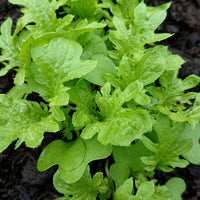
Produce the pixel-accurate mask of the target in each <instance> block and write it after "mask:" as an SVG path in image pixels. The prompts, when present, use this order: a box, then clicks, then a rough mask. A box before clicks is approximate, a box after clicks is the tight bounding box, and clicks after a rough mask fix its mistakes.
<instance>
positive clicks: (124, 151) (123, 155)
mask: <svg viewBox="0 0 200 200" xmlns="http://www.w3.org/2000/svg"><path fill="white" fill-rule="evenodd" d="M150 155H152V153H151V152H150V151H149V150H148V149H147V148H146V147H145V146H144V145H143V144H142V142H141V141H137V142H136V143H135V144H132V145H130V147H118V146H116V147H114V148H113V157H114V160H115V163H114V164H113V165H111V168H110V174H111V177H112V178H113V179H114V181H115V183H116V187H117V188H118V187H119V186H120V185H122V184H123V183H124V181H125V180H126V179H127V178H128V177H130V176H135V175H136V174H137V173H144V172H145V167H146V165H145V164H144V163H143V162H142V161H141V159H140V158H141V157H142V156H150Z"/></svg>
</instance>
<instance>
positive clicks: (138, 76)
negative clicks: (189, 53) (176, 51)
mask: <svg viewBox="0 0 200 200" xmlns="http://www.w3.org/2000/svg"><path fill="white" fill-rule="evenodd" d="M183 63H184V60H183V59H182V58H180V57H179V56H176V55H172V54H171V53H170V52H169V51H168V49H167V47H164V46H155V47H153V48H148V49H147V50H145V53H144V54H143V56H142V57H141V58H140V59H138V61H131V60H130V58H128V57H126V56H123V57H122V59H121V61H120V63H119V67H116V68H115V69H116V75H115V76H113V75H111V74H109V75H106V79H107V80H108V81H109V82H111V84H112V85H114V86H115V87H116V86H120V87H121V88H124V87H126V86H127V85H128V84H130V83H131V82H133V81H136V80H137V81H140V82H142V83H143V85H144V86H146V85H149V84H151V83H154V82H155V81H156V80H157V79H158V78H159V77H160V76H161V75H162V74H163V72H164V71H165V70H177V69H179V68H180V67H181V65H182V64H183ZM154 88H155V87H153V89H154Z"/></svg>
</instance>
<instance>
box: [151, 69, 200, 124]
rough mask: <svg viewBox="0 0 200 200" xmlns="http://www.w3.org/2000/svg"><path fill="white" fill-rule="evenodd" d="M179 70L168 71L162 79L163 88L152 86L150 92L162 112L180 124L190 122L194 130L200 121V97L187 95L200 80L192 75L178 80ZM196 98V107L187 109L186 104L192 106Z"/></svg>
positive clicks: (195, 94)
mask: <svg viewBox="0 0 200 200" xmlns="http://www.w3.org/2000/svg"><path fill="white" fill-rule="evenodd" d="M177 73H178V71H177V70H167V71H165V72H164V73H163V75H162V76H161V77H160V79H159V82H160V84H161V87H153V86H150V87H149V88H147V89H148V91H150V93H151V94H152V95H153V96H154V97H155V98H156V100H157V101H158V103H157V104H156V106H157V107H158V109H159V110H160V112H162V113H164V114H166V115H168V116H169V117H170V118H171V119H172V120H174V121H179V122H185V121H187V122H189V123H190V124H191V125H192V126H193V128H194V127H195V124H197V123H198V121H199V119H200V118H199V95H198V94H197V93H194V92H189V93H185V91H186V90H189V89H191V88H193V87H195V86H196V85H197V84H198V83H199V82H200V78H199V77H198V76H196V75H190V76H188V77H187V78H185V79H184V80H181V79H179V78H177ZM194 98H196V101H195V103H194V105H193V106H192V107H191V108H190V109H187V105H186V104H191V105H192V102H191V100H192V99H194ZM186 109H187V110H186Z"/></svg>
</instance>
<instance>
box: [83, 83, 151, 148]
mask: <svg viewBox="0 0 200 200" xmlns="http://www.w3.org/2000/svg"><path fill="white" fill-rule="evenodd" d="M133 86H135V83H133V84H130V86H128V87H127V88H126V89H125V90H124V91H123V92H121V91H120V90H119V89H116V90H115V91H114V92H113V93H112V94H110V92H111V86H110V85H109V84H108V83H107V84H105V85H104V86H103V87H102V88H101V94H102V95H101V94H99V93H98V94H97V96H96V103H97V105H98V108H99V110H100V115H101V116H102V118H103V120H102V121H101V122H100V121H99V122H95V123H93V124H90V125H88V126H87V127H86V128H85V129H84V130H83V132H82V134H81V137H82V138H84V139H89V138H91V137H93V136H94V135H95V134H96V133H98V140H99V141H100V142H101V143H102V144H105V145H106V144H112V145H120V146H128V145H130V143H131V142H132V141H133V140H135V139H139V138H141V136H142V134H143V133H145V132H148V131H150V130H151V126H152V124H151V120H150V117H149V114H148V112H147V111H146V110H144V109H140V108H138V109H135V110H132V109H128V108H122V105H123V104H124V103H125V102H128V101H130V100H131V99H133V98H134V96H136V95H137V90H136V91H134V90H135V88H134V87H133Z"/></svg>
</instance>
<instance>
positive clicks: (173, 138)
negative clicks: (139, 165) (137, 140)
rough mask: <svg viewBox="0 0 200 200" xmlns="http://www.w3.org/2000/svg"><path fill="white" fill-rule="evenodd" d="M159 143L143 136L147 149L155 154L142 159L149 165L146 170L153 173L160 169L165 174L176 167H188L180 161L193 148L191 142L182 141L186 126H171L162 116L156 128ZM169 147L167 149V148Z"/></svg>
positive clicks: (185, 162) (186, 163)
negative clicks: (181, 156) (181, 136)
mask: <svg viewBox="0 0 200 200" xmlns="http://www.w3.org/2000/svg"><path fill="white" fill-rule="evenodd" d="M154 130H155V132H156V135H157V140H158V142H156V143H154V142H152V141H151V139H149V138H148V137H145V136H143V139H142V141H143V143H144V145H145V146H146V148H147V149H149V150H150V151H152V152H154V155H153V156H149V157H142V158H141V159H142V161H143V162H144V163H145V164H146V165H149V166H148V167H146V168H145V169H146V170H148V171H153V170H154V169H160V170H163V171H165V172H169V171H172V170H173V168H175V167H182V168H184V167H186V166H187V165H188V162H187V161H186V160H184V159H180V158H179V156H180V155H184V154H185V153H186V152H187V151H189V150H190V149H191V147H192V142H191V140H188V139H187V140H180V135H181V133H182V132H183V130H184V124H181V123H178V124H176V125H174V126H172V125H171V122H170V120H169V119H168V118H167V117H166V116H164V115H160V116H158V119H157V124H156V125H155V126H154ZM166 147H167V148H166Z"/></svg>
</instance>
